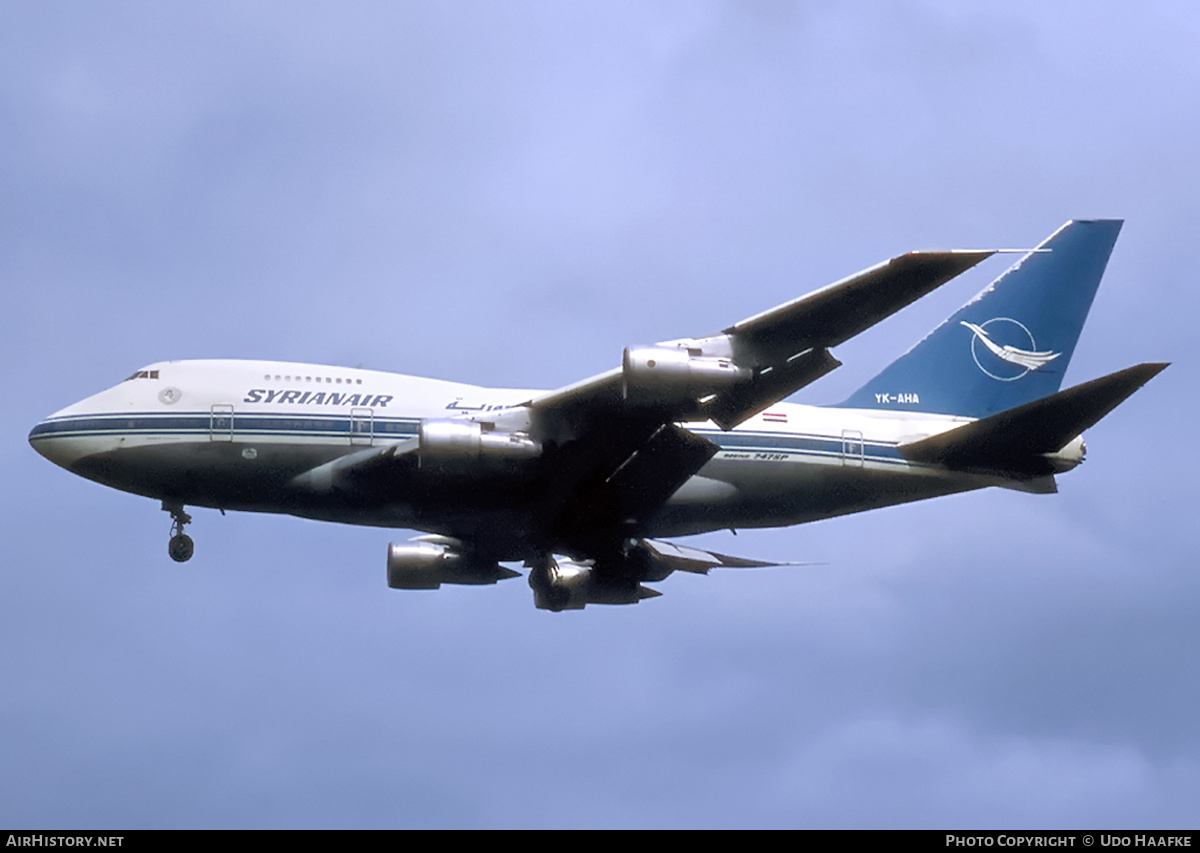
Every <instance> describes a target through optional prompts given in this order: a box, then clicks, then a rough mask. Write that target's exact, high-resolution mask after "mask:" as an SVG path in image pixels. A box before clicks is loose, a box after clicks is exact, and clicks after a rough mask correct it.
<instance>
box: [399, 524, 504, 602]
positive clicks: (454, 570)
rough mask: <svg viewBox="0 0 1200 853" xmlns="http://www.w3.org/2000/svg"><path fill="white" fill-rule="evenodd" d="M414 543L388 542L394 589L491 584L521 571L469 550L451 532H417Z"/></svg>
mask: <svg viewBox="0 0 1200 853" xmlns="http://www.w3.org/2000/svg"><path fill="white" fill-rule="evenodd" d="M410 541H411V542H413V543H414V544H411V545H396V544H394V543H390V542H389V543H388V557H387V570H388V586H390V587H391V588H392V589H437V588H438V587H440V586H441V585H442V584H444V583H454V584H491V583H495V582H496V581H501V580H505V579H506V578H515V577H518V576H519V575H520V572H514V571H513V570H512V569H506V568H504V567H503V566H501V565H500V564H499V563H497V562H496V561H495V560H487V559H483V558H480V557H478V556H477V555H474V554H471V553H469V552H468V551H467V550H466V549H464V548H463V547H462V543H461V542H459V541H458V540H457V539H453V538H451V537H449V536H418V537H417V538H416V539H413V540H410Z"/></svg>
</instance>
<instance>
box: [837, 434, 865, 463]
mask: <svg viewBox="0 0 1200 853" xmlns="http://www.w3.org/2000/svg"><path fill="white" fill-rule="evenodd" d="M842 465H843V467H846V468H861V467H862V466H863V434H862V431H861V430H857V429H844V430H842Z"/></svg>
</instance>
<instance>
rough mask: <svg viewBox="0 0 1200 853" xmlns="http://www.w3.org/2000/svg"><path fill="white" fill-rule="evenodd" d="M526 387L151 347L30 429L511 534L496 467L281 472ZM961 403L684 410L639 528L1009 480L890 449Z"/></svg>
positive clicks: (296, 501) (221, 478)
mask: <svg viewBox="0 0 1200 853" xmlns="http://www.w3.org/2000/svg"><path fill="white" fill-rule="evenodd" d="M536 393H537V392H533V391H529V390H514V389H494V388H481V387H478V386H474V385H464V384H459V383H455V382H444V381H440V380H434V379H421V378H416V377H410V376H403V375H399V374H393V373H383V372H379V371H372V370H357V369H349V368H333V367H324V366H319V365H311V364H293V363H285V362H268V361H179V362H162V363H159V364H154V365H150V366H149V367H147V368H145V369H143V370H140V371H138V372H137V373H136V374H135V375H134V376H133V377H130V378H129V379H127V380H126V381H124V382H121V383H120V384H118V385H116V386H114V387H113V388H110V389H108V390H106V391H102V392H101V393H99V394H96V395H94V396H92V397H89V398H87V399H85V400H82V401H80V402H79V403H76V404H74V405H72V406H68V407H67V408H65V409H63V410H62V411H59V412H57V413H55V414H54V415H51V416H50V417H49V418H47V419H46V420H45V421H44V422H42V423H41V424H39V425H38V426H37V427H35V428H34V430H33V432H32V433H31V434H30V442H31V443H32V444H33V446H34V447H35V448H36V449H37V450H38V451H39V452H40V453H42V454H43V455H44V456H46V457H47V458H49V459H50V460H51V461H53V462H55V463H57V464H59V465H61V466H63V467H64V468H67V469H69V470H72V471H74V472H76V473H78V474H81V475H82V476H85V477H88V478H89V479H93V480H96V481H98V482H101V483H104V484H106V485H109V486H112V487H114V488H118V489H122V490H124V491H129V492H133V493H136V494H141V495H145V496H147V497H152V498H156V499H159V500H163V501H168V502H172V503H178V504H187V505H194V506H209V507H217V508H221V509H238V510H249V511H257V512H282V513H290V514H294V515H300V516H305V517H310V518H320V519H326V520H330V521H338V522H343V523H350V524H367V525H377V526H386V527H408V528H415V529H420V530H426V531H429V532H449V531H454V532H455V533H456V534H461V533H462V532H463V531H464V529H466V530H468V531H469V532H471V533H472V534H473V535H475V536H478V537H482V538H486V539H489V540H490V541H493V542H496V543H498V544H497V547H498V548H501V549H503V548H504V547H505V542H506V541H507V539H508V538H511V540H512V542H513V545H512V548H513V549H514V550H517V549H518V548H519V546H518V545H517V544H516V543H517V542H518V541H521V539H522V537H524V536H526V534H528V533H529V530H528V526H529V525H530V524H531V523H533V522H532V521H531V520H530V519H528V518H525V517H523V507H522V504H521V499H520V496H519V495H514V494H513V493H512V489H511V484H509V481H507V480H505V475H504V474H503V473H500V474H498V475H497V478H496V480H495V482H494V484H493V488H487V487H484V488H479V487H478V483H475V482H472V485H471V486H470V487H469V488H465V487H464V489H463V490H456V482H455V476H454V473H453V472H452V471H451V472H440V473H439V472H436V471H425V472H424V473H417V472H414V473H413V475H412V479H411V480H403V479H400V480H395V481H394V482H389V483H388V484H387V485H388V487H387V488H383V489H375V490H374V491H373V492H372V494H374V495H375V496H376V497H375V498H373V499H363V498H362V497H361V496H358V497H354V498H350V497H347V496H346V495H343V494H339V493H336V492H332V491H331V492H327V493H314V492H313V491H312V490H311V489H309V490H306V489H302V488H297V487H296V486H295V478H297V477H300V476H301V475H303V474H304V473H305V472H307V471H310V470H311V469H313V468H314V467H316V466H320V465H323V464H325V463H328V462H331V461H332V460H336V459H338V458H340V457H343V456H347V455H348V454H352V453H359V452H361V451H363V450H365V449H368V448H371V447H379V446H381V445H388V444H395V443H397V442H403V441H406V440H410V439H413V438H414V437H415V436H416V435H417V432H418V427H419V426H420V424H421V422H422V421H423V420H431V419H440V420H444V419H447V418H454V417H456V416H458V417H461V416H466V417H475V418H476V419H486V418H487V417H488V416H489V415H490V413H496V415H497V416H498V417H501V416H503V415H502V413H504V412H505V411H511V410H513V408H514V407H519V406H520V405H521V404H522V403H524V402H526V401H528V400H530V398H531V397H533V396H534V395H535V394H536ZM969 420H970V419H966V418H955V417H948V416H942V415H918V414H911V413H901V412H888V411H876V410H871V411H867V410H860V409H838V408H819V407H812V406H802V405H795V404H789V403H778V404H775V405H773V406H771V407H770V408H768V409H767V410H766V411H765V412H763V413H762V414H759V415H756V416H755V417H753V418H751V419H750V420H748V421H746V422H745V423H744V424H742V425H741V426H739V427H737V428H736V429H733V430H729V431H723V430H721V429H719V428H718V427H716V426H715V425H713V424H711V423H703V424H686V425H685V426H686V427H687V428H688V429H689V430H691V431H692V432H695V433H697V434H699V435H702V436H703V437H704V438H706V439H708V440H709V441H711V442H713V443H714V444H716V445H718V447H719V448H720V449H719V451H718V452H717V453H716V455H715V456H714V457H713V458H712V459H711V460H710V461H709V462H708V464H706V465H705V466H704V467H703V468H702V469H701V470H700V471H699V473H698V474H697V475H696V476H693V477H692V478H691V479H690V480H688V481H687V482H686V483H685V484H684V485H683V486H682V487H681V488H680V489H679V490H678V491H677V492H675V494H674V496H673V497H672V498H671V499H670V500H669V501H668V502H667V504H666V505H665V506H664V507H663V508H662V509H661V510H660V511H659V512H658V513H657V514H656V515H655V517H654V519H653V520H652V521H651V522H649V524H648V526H647V529H645V530H644V531H641V532H642V533H643V535H652V536H672V535H682V534H689V533H699V532H703V531H707V530H715V529H722V528H730V527H734V528H736V527H772V526H783V525H790V524H797V523H800V522H805V521H811V520H814V519H818V518H827V517H830V516H835V515H842V514H845V513H852V512H858V511H861V510H866V509H872V508H876V507H881V506H888V505H891V504H897V503H904V502H907V501H913V500H920V499H922V498H927V497H934V496H937V495H944V494H950V493H953V492H960V491H966V490H969V489H975V488H981V487H984V486H990V485H1009V486H1011V485H1014V484H1013V483H1012V482H1011V481H1007V480H1005V479H1004V478H1002V477H1000V476H990V475H984V474H964V473H961V472H953V471H948V470H946V469H944V468H941V467H940V466H936V465H925V464H915V463H911V462H909V461H907V460H905V459H904V458H903V457H902V456H901V454H900V453H899V451H898V450H897V448H898V446H899V445H902V444H905V443H908V442H913V441H917V440H920V439H922V438H925V437H928V436H930V435H934V434H937V433H941V432H944V431H946V430H948V429H951V428H953V427H955V426H957V425H960V424H962V423H965V422H967V421H969ZM1080 448H1081V442H1079V441H1078V440H1077V441H1076V442H1073V443H1072V444H1071V445H1069V446H1068V447H1067V448H1064V450H1063V451H1061V452H1060V455H1062V457H1063V461H1064V463H1066V464H1065V465H1064V467H1069V466H1070V464H1074V463H1077V462H1078V461H1079V458H1080V457H1081V455H1082V453H1081V449H1080ZM1018 487H1020V486H1018ZM1025 488H1028V486H1025ZM1034 490H1039V489H1037V488H1035V489H1034Z"/></svg>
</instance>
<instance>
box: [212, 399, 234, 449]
mask: <svg viewBox="0 0 1200 853" xmlns="http://www.w3.org/2000/svg"><path fill="white" fill-rule="evenodd" d="M208 438H209V441H233V405H232V404H230V403H214V404H213V407H212V408H211V409H210V410H209V416H208Z"/></svg>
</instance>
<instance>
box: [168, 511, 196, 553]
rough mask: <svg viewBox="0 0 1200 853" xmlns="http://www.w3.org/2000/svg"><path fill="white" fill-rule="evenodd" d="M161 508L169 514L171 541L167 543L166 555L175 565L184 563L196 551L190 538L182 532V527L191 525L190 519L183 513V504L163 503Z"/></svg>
mask: <svg viewBox="0 0 1200 853" xmlns="http://www.w3.org/2000/svg"><path fill="white" fill-rule="evenodd" d="M162 508H163V509H164V510H166V511H167V512H169V513H171V540H170V541H169V542H168V543H167V553H168V554H170V555H171V559H172V560H174V561H175V562H176V563H186V562H187V561H188V560H190V559H192V552H193V551H195V550H196V545H195V543H193V542H192V537H190V536H188V535H187V534H186V533H184V532H183V526H184V525H185V524H189V523H191V520H192V517H191V516H190V515H188V514H187V513H186V512H184V511H183V504H177V503H168V502H167V501H163V505H162Z"/></svg>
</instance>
